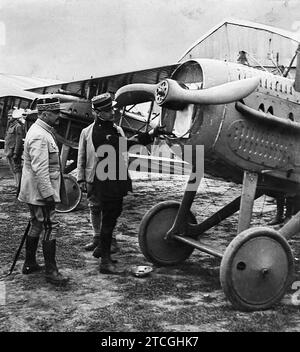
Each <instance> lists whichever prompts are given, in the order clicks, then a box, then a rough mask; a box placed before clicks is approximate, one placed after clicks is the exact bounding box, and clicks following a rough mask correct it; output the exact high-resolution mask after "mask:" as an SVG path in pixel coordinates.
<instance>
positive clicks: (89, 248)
mask: <svg viewBox="0 0 300 352" xmlns="http://www.w3.org/2000/svg"><path fill="white" fill-rule="evenodd" d="M99 242H100V236H94V237H93V241H92V242H90V243H88V244H87V245H85V246H84V249H85V250H86V251H93V250H94V249H95V248H96V247H97V246H98V244H99Z"/></svg>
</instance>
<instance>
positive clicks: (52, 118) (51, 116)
mask: <svg viewBox="0 0 300 352" xmlns="http://www.w3.org/2000/svg"><path fill="white" fill-rule="evenodd" d="M47 117H48V124H49V125H50V126H57V125H58V124H59V110H55V111H47Z"/></svg>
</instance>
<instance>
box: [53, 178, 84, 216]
mask: <svg viewBox="0 0 300 352" xmlns="http://www.w3.org/2000/svg"><path fill="white" fill-rule="evenodd" d="M63 176H64V181H65V187H66V193H67V196H68V202H67V203H58V204H57V205H56V208H55V209H56V211H57V212H59V213H68V212H70V211H72V210H74V209H75V208H76V207H77V205H78V204H79V203H80V201H81V196H82V193H81V189H80V187H79V185H78V183H77V181H76V178H75V177H74V176H72V175H69V174H68V175H67V174H64V175H63Z"/></svg>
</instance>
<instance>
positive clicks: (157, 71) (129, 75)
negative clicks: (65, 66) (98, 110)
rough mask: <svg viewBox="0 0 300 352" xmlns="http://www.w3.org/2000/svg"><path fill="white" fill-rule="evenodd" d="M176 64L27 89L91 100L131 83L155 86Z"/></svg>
mask: <svg viewBox="0 0 300 352" xmlns="http://www.w3.org/2000/svg"><path fill="white" fill-rule="evenodd" d="M177 66H178V64H172V65H168V66H160V67H155V68H150V69H145V70H140V71H132V72H126V73H120V74H116V75H111V76H104V77H97V78H90V79H86V80H81V81H72V82H65V83H59V84H53V85H48V86H41V87H38V88H32V89H28V91H30V92H35V93H39V94H46V93H55V92H57V91H58V89H63V90H66V91H68V92H70V93H72V94H76V95H79V96H81V97H84V98H87V99H91V98H92V97H93V96H95V95H98V94H101V93H104V92H110V93H113V94H114V93H115V92H116V91H117V90H118V89H119V88H121V87H123V86H124V85H127V84H132V83H149V84H156V83H158V82H160V81H161V80H163V79H165V78H168V77H170V76H171V73H172V72H173V71H174V70H175V68H176V67H177Z"/></svg>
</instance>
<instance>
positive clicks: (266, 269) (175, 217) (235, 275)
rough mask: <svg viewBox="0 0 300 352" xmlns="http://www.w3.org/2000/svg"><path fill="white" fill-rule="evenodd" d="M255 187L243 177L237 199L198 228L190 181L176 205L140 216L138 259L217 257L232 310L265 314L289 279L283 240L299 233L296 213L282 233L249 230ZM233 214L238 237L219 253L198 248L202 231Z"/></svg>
mask: <svg viewBox="0 0 300 352" xmlns="http://www.w3.org/2000/svg"><path fill="white" fill-rule="evenodd" d="M257 181H258V176H257V174H253V173H250V172H247V171H245V172H244V182H243V189H242V195H241V197H238V198H236V199H235V200H234V201H232V202H231V203H229V204H227V205H226V206H225V207H223V208H222V209H221V210H219V211H218V212H217V213H215V214H213V215H212V216H211V217H210V218H208V219H206V220H205V221H203V222H202V223H200V224H197V223H196V219H195V217H194V216H193V214H192V213H191V211H190V208H191V205H192V203H193V200H194V197H195V194H196V191H197V188H198V185H197V184H196V187H194V188H193V189H192V190H191V189H190V188H189V186H190V185H189V184H190V183H191V182H195V179H194V178H193V177H192V176H191V177H190V179H189V182H188V184H187V188H186V190H185V193H184V196H183V199H182V202H181V203H180V204H179V203H177V202H173V201H166V202H162V203H159V204H157V205H155V206H154V207H153V208H152V209H150V210H149V211H148V212H147V213H146V215H145V216H144V218H143V220H142V222H141V225H140V231H139V243H140V248H141V251H142V253H143V254H144V255H145V257H146V258H147V259H148V260H150V261H152V262H153V263H154V264H157V265H175V264H178V263H180V262H182V261H184V260H185V259H187V258H188V257H189V256H190V255H191V254H192V252H193V250H194V248H196V249H199V250H200V251H202V252H205V253H208V254H211V255H213V256H215V257H218V258H220V259H221V267H220V281H221V285H222V288H223V290H224V293H225V295H226V297H227V298H228V300H229V301H230V302H231V303H232V304H233V306H234V307H235V308H237V309H240V310H246V311H249V310H261V309H267V308H270V307H271V306H273V305H274V304H276V303H277V302H279V301H280V299H281V298H282V297H283V295H284V294H285V292H286V289H287V287H288V285H289V284H290V282H291V278H292V276H293V268H294V262H293V255H292V251H291V248H290V246H289V244H288V243H287V240H286V238H287V237H289V234H290V233H295V232H296V229H298V230H299V228H300V212H299V213H298V214H297V215H296V216H295V217H294V218H297V219H294V218H293V219H292V220H290V222H289V223H288V224H287V225H285V227H284V228H283V229H282V232H281V233H280V232H277V231H275V230H273V229H270V228H267V227H258V228H249V226H250V221H251V215H252V208H253V203H254V200H255V199H256V198H258V197H260V196H261V195H262V194H263V192H262V191H260V190H258V189H257ZM199 183H200V180H199ZM237 210H240V212H239V221H238V235H237V236H236V237H235V238H234V239H233V241H232V242H231V243H230V244H229V246H228V247H227V249H226V250H225V252H224V253H221V252H220V251H219V250H218V249H216V248H213V247H211V246H208V245H207V244H204V243H201V235H202V234H203V233H204V232H205V231H207V230H208V229H210V228H211V227H213V226H215V225H217V224H218V223H220V222H221V221H222V220H224V219H226V218H227V217H229V216H230V215H232V214H234V213H235V212H236V211H237ZM297 216H298V217H297Z"/></svg>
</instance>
